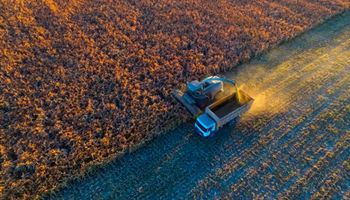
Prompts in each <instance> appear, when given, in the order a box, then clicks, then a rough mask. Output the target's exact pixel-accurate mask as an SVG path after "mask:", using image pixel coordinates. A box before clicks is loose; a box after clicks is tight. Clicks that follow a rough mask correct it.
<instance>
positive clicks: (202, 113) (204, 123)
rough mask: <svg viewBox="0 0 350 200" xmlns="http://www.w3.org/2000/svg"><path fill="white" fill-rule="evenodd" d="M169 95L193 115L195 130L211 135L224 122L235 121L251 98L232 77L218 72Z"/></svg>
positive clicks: (206, 135)
mask: <svg viewBox="0 0 350 200" xmlns="http://www.w3.org/2000/svg"><path fill="white" fill-rule="evenodd" d="M172 95H173V96H174V98H175V99H176V100H177V101H178V102H180V103H181V104H182V105H183V106H185V108H186V109H187V110H188V111H189V112H190V113H191V114H192V115H193V117H194V118H195V119H196V121H195V124H194V129H195V132H196V133H198V134H199V135H201V136H203V137H210V136H211V137H212V136H214V135H215V134H216V133H217V132H218V131H219V130H220V129H221V128H222V127H224V126H225V125H234V124H235V123H236V122H237V121H238V119H239V117H240V116H241V115H242V114H243V113H245V112H247V111H248V110H249V108H250V107H251V105H252V104H253V101H254V99H253V98H252V97H250V96H249V95H248V94H247V93H246V92H244V91H242V90H239V89H238V88H237V87H236V83H235V81H234V80H232V79H228V78H226V77H220V76H209V77H207V78H205V79H203V80H202V81H198V80H194V81H191V82H190V83H188V84H187V87H186V90H185V91H184V92H182V91H181V90H174V91H173V92H172Z"/></svg>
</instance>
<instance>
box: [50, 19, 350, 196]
mask: <svg viewBox="0 0 350 200" xmlns="http://www.w3.org/2000/svg"><path fill="white" fill-rule="evenodd" d="M230 75H231V76H232V77H233V78H235V79H236V80H237V81H238V83H241V87H242V88H243V89H244V90H246V91H247V92H248V93H249V94H252V96H253V97H255V99H256V101H255V103H254V105H253V107H252V109H251V111H250V112H249V113H247V114H246V115H245V116H243V117H242V119H241V120H240V122H239V124H238V126H237V127H236V128H234V129H230V128H225V129H223V130H222V131H221V132H219V133H218V135H217V137H215V138H213V139H203V138H200V137H198V136H197V135H195V134H194V130H193V126H192V123H188V124H183V125H182V126H180V127H178V128H177V129H175V130H174V131H172V132H170V133H168V134H166V135H163V136H160V137H158V138H156V139H155V140H154V141H152V142H151V143H150V144H148V145H146V146H145V147H143V148H141V149H139V150H138V151H136V152H135V153H132V154H130V155H126V156H125V157H123V158H122V159H120V160H117V161H114V162H112V163H110V164H108V165H107V166H105V167H103V168H100V169H97V170H96V171H95V172H94V173H92V174H91V175H90V176H88V177H86V178H85V179H83V180H82V181H75V182H72V183H71V184H69V186H67V187H66V188H63V189H62V190H61V191H59V192H58V193H57V194H55V195H54V196H51V198H57V199H68V198H71V199H73V198H74V199H136V198H138V199H139V198H141V199H168V198H176V199H179V198H180V199H181V198H188V197H189V196H190V197H193V198H205V199H213V198H215V197H228V198H231V199H232V198H239V197H245V198H249V199H250V198H252V197H257V196H265V197H267V198H269V199H270V198H277V197H280V196H286V197H291V198H296V197H298V198H300V197H303V198H310V197H314V198H315V199H319V198H321V197H324V196H326V197H329V198H334V199H338V198H339V197H342V196H343V197H345V196H346V195H347V197H348V198H349V194H350V181H349V180H350V12H347V13H345V14H343V15H341V16H339V17H336V18H334V19H332V20H330V21H328V22H326V23H324V24H323V25H321V26H319V27H317V28H315V29H313V30H312V31H309V32H308V33H306V34H304V35H302V36H300V37H298V38H296V39H294V40H292V41H290V42H287V43H285V44H283V45H281V46H279V47H278V48H275V49H273V50H271V51H270V52H268V53H267V54H265V55H263V56H261V57H259V58H256V59H254V60H252V61H251V62H250V63H249V64H246V65H242V66H239V67H238V69H237V70H236V71H235V72H232V73H231V74H230ZM242 83H244V85H242Z"/></svg>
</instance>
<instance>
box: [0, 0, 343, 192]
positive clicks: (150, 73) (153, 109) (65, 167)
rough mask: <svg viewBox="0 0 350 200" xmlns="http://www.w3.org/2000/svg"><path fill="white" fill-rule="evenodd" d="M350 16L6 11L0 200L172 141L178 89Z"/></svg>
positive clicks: (167, 8) (133, 5)
mask: <svg viewBox="0 0 350 200" xmlns="http://www.w3.org/2000/svg"><path fill="white" fill-rule="evenodd" d="M346 8H349V2H348V1H347V0H337V1H331V0H322V1H321V0H320V1H318V0H307V1H306V0H305V1H291V0H284V1H278V2H275V1H272V0H266V1H244V0H237V1H227V0H223V1H218V2H216V3H213V1H209V0H206V1H185V0H179V1H174V0H167V1H161V3H160V2H153V1H129V0H120V1H117V3H116V2H115V1H96V0H93V1H83V0H77V1H63V0H44V1H10V0H3V1H0V37H1V40H0V50H1V51H0V80H1V83H0V170H1V171H0V198H14V199H17V198H32V197H37V196H38V195H40V194H42V193H43V192H47V191H49V190H53V189H55V188H57V187H58V186H60V185H62V184H64V183H65V182H66V181H67V180H68V179H70V178H72V177H73V176H77V175H79V174H82V173H84V172H85V170H86V169H87V168H88V167H89V166H91V165H94V164H98V163H102V162H104V161H107V160H110V159H111V158H114V157H116V156H117V155H118V154H120V153H122V152H124V151H126V150H128V149H133V148H136V147H137V146H138V145H140V144H142V143H144V142H145V141H148V140H150V139H151V138H152V137H153V136H155V135H158V134H161V133H164V132H166V131H167V130H168V129H169V128H172V127H174V126H175V125H176V124H178V123H179V120H178V119H183V120H186V116H187V115H185V114H186V113H185V112H184V110H183V109H181V108H180V106H179V105H178V104H176V103H174V102H173V101H172V99H171V97H170V95H169V92H170V90H171V89H173V88H175V87H176V88H178V87H181V86H184V83H185V82H186V81H189V80H191V79H193V78H199V77H203V76H204V75H207V74H211V73H216V72H223V71H226V70H230V69H232V68H233V67H234V66H235V65H237V64H239V63H241V62H245V61H247V60H248V59H250V58H251V57H252V56H255V55H257V54H259V53H261V52H263V51H264V50H265V49H267V48H269V47H271V46H275V45H276V44H278V43H280V42H281V41H284V40H287V39H289V38H292V37H293V36H295V35H297V34H299V33H301V32H303V31H305V30H306V29H308V28H310V27H311V26H313V25H315V24H317V23H319V22H321V21H323V20H324V19H326V18H328V17H330V16H333V15H334V14H337V13H339V12H342V11H344V10H345V9H346ZM280 78H281V77H280ZM276 79H277V80H279V78H276ZM261 120H262V119H261ZM165 124H166V125H165Z"/></svg>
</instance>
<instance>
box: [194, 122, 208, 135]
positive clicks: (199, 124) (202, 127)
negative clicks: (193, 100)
mask: <svg viewBox="0 0 350 200" xmlns="http://www.w3.org/2000/svg"><path fill="white" fill-rule="evenodd" d="M196 124H197V126H198V127H199V128H200V129H202V131H203V132H207V131H208V129H206V128H204V126H203V125H202V124H201V123H199V122H198V121H197V122H196Z"/></svg>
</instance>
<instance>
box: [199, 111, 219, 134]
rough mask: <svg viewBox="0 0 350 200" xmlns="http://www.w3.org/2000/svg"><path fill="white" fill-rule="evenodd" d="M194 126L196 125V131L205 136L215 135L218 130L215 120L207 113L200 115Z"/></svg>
mask: <svg viewBox="0 0 350 200" xmlns="http://www.w3.org/2000/svg"><path fill="white" fill-rule="evenodd" d="M194 126H195V131H196V132H197V133H198V134H199V135H201V136H203V137H208V136H210V135H213V134H214V133H215V131H216V128H215V121H214V120H213V119H211V118H210V117H209V115H207V114H205V113H204V114H202V115H200V116H199V117H198V118H197V120H196V123H195V124H194Z"/></svg>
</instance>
